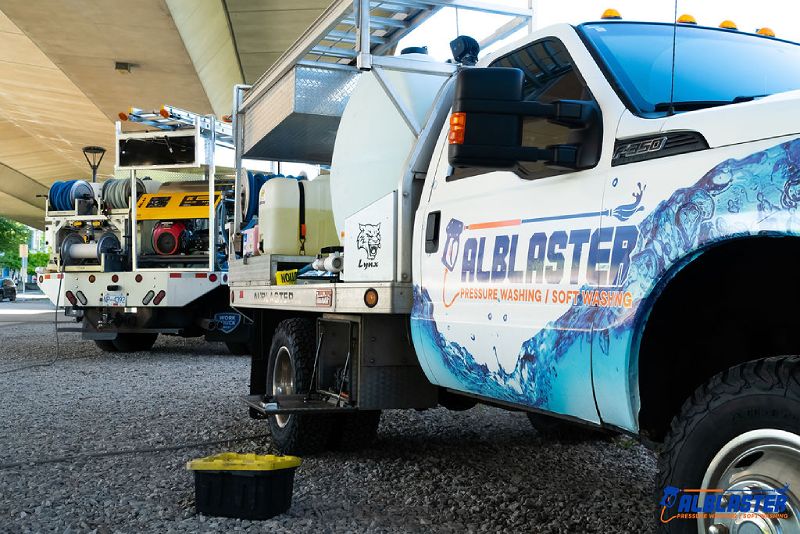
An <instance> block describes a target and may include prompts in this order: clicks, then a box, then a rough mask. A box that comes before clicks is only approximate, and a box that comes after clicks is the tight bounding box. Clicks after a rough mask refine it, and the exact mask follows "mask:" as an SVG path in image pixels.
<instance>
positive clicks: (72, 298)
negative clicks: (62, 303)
mask: <svg viewBox="0 0 800 534" xmlns="http://www.w3.org/2000/svg"><path fill="white" fill-rule="evenodd" d="M64 296H65V297H67V300H68V301H69V303H70V304H72V305H73V306H76V305H77V304H78V299H76V298H75V294H74V293H73V292H72V291H67V292H66V293H64Z"/></svg>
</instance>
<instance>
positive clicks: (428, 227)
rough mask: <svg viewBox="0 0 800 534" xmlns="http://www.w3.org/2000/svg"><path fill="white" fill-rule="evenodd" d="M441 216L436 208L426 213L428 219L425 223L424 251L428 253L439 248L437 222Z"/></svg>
mask: <svg viewBox="0 0 800 534" xmlns="http://www.w3.org/2000/svg"><path fill="white" fill-rule="evenodd" d="M441 218H442V212H441V211H438V210H437V211H432V212H430V213H428V220H427V222H426V223H425V252H427V253H428V254H430V253H432V252H436V251H437V250H439V223H440V222H441Z"/></svg>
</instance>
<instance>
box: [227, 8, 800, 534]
mask: <svg viewBox="0 0 800 534" xmlns="http://www.w3.org/2000/svg"><path fill="white" fill-rule="evenodd" d="M455 48H456V47H455V46H454V49H455ZM798 57H800V47H799V46H798V45H797V44H796V43H792V42H788V41H782V40H780V39H776V38H774V37H771V36H765V35H757V34H747V33H744V32H739V31H736V30H731V29H725V28H711V27H702V26H697V25H685V24H661V23H645V22H641V23H640V22H626V21H600V22H590V23H586V24H582V25H579V26H570V25H566V24H564V25H557V26H552V27H548V28H545V29H542V30H539V31H536V32H533V33H531V34H530V35H529V36H527V37H526V38H525V39H523V40H522V41H521V42H517V43H514V44H512V45H509V46H506V47H505V48H503V49H501V50H499V51H497V52H495V53H493V54H491V55H490V56H488V57H486V58H484V59H482V60H481V61H480V62H479V63H478V64H477V65H475V66H473V65H471V64H468V63H466V62H464V61H459V58H455V65H454V64H452V63H451V64H449V65H440V66H439V67H438V69H439V70H438V74H433V73H434V71H435V69H434V68H432V67H430V66H428V65H425V66H424V67H422V66H413V67H412V66H409V64H408V61H405V62H404V64H403V65H402V66H401V65H399V64H397V65H394V66H393V67H392V68H394V70H391V68H390V67H389V66H388V65H389V61H386V60H385V59H384V58H381V60H382V61H378V60H375V58H371V59H372V60H373V61H372V62H371V63H370V64H368V65H367V66H366V67H365V65H364V64H363V63H362V64H360V65H358V64H357V66H360V67H361V69H360V72H359V74H358V76H359V81H358V83H357V84H356V85H355V89H353V90H352V91H351V93H350V96H349V102H348V104H347V105H346V107H345V109H344V111H343V114H342V117H341V120H340V123H339V124H338V126H337V131H336V139H335V146H334V148H333V153H332V157H331V160H330V162H329V164H330V174H331V176H330V188H331V197H332V206H333V212H334V213H333V216H334V217H335V218H336V220H337V229H340V230H341V231H340V238H341V242H340V243H331V245H332V246H334V247H338V246H341V247H342V249H341V250H340V249H336V251H335V254H342V255H343V258H344V260H343V268H337V269H329V270H327V269H323V270H327V271H328V272H327V274H328V275H329V276H328V278H326V279H325V283H324V284H320V283H319V281H314V280H312V279H309V278H306V279H305V280H303V275H302V274H300V275H298V278H297V279H296V282H295V284H294V285H292V286H289V287H283V288H280V289H278V288H276V286H277V282H276V281H275V280H276V278H275V272H274V271H275V268H273V272H270V271H269V269H268V268H267V267H266V265H267V264H270V265H277V264H280V263H281V261H282V260H281V258H280V257H273V258H272V259H271V260H269V261H267V260H265V259H263V258H262V259H260V260H258V261H253V260H254V259H253V258H247V257H245V256H242V255H240V256H238V257H234V258H232V260H231V262H232V263H231V264H232V267H231V275H232V282H231V287H232V295H231V296H232V299H233V301H234V302H239V303H240V304H239V305H241V306H243V307H249V308H253V309H255V310H259V311H258V314H259V315H258V316H259V317H260V319H257V320H260V321H261V322H260V325H261V331H262V334H261V335H262V338H261V339H262V342H261V345H262V347H263V354H262V359H261V361H259V360H258V357H254V360H253V373H252V375H251V394H252V396H251V397H249V398H248V403H249V404H250V406H251V409H252V410H254V415H256V416H262V417H268V418H270V421H271V427H272V430H273V436H274V437H275V439H276V442H277V443H278V444H279V446H280V445H281V444H283V445H285V446H286V448H287V449H289V450H293V449H294V448H295V447H296V446H299V444H301V443H303V444H306V445H308V444H314V447H312V448H317V450H318V448H319V447H323V448H324V447H325V443H329V442H328V441H326V440H327V438H326V437H320V436H321V435H323V434H325V435H327V433H330V432H333V431H332V430H331V428H335V429H337V431H338V433H339V436H340V438H341V435H342V433H344V434H345V435H347V433H348V432H351V431H352V432H355V430H353V429H359V430H363V429H364V428H365V427H370V428H372V431H373V432H374V429H375V428H376V427H377V418H376V417H375V416H373V415H368V413H374V412H375V411H377V410H380V409H385V408H417V409H421V408H426V407H432V406H434V405H436V404H442V405H445V406H449V407H452V408H463V407H467V406H469V405H470V403H474V402H485V403H488V404H492V405H495V406H503V407H507V408H509V409H512V410H523V411H526V412H528V413H529V414H530V417H531V420H532V422H534V424H537V423H539V424H541V425H542V426H546V425H550V424H552V423H553V422H554V421H560V422H563V424H565V425H575V424H580V425H583V426H585V427H587V428H594V429H602V430H604V431H612V432H622V433H626V434H630V435H634V436H636V437H638V438H639V439H641V440H642V441H643V442H644V443H646V444H648V445H650V446H652V447H654V448H656V449H657V450H659V451H660V466H659V467H660V477H659V485H660V488H659V489H660V490H661V489H663V490H664V491H665V493H664V495H665V497H664V499H662V503H661V504H660V506H659V514H660V515H659V518H660V519H659V525H660V528H662V529H665V530H667V531H670V532H734V531H736V530H735V529H737V528H742V529H743V528H745V527H744V526H743V525H745V526H746V527H747V528H755V527H757V528H759V529H761V530H760V531H762V532H781V531H785V530H781V529H786V528H789V527H791V528H797V527H798V523H797V521H798V520H797V515H796V514H795V513H794V512H795V511H797V510H799V509H800V508H798V507H799V506H800V501H799V500H798V496H797V495H798V494H797V493H796V492H795V491H794V490H791V488H792V487H793V486H792V485H793V484H800V419H799V418H798V414H800V359H799V358H797V357H795V356H786V355H787V354H796V353H797V352H798V346H797V345H798V339H797V336H796V335H794V329H793V320H792V313H791V310H790V308H789V306H790V304H789V303H790V302H791V297H790V298H788V299H787V296H789V295H793V294H796V292H797V290H798V289H800V287H798V282H797V281H796V277H795V276H793V275H792V270H793V269H794V265H795V263H796V260H797V259H798V258H797V255H798V250H800V248H798V241H797V240H796V237H797V235H798V232H800V221H798V220H797V218H796V209H797V206H798V201H800V193H799V191H800V188H798V184H800V177H798V174H797V173H798V170H797V169H798V167H797V165H798V163H800V161H798V159H799V158H800V148H798V147H800V144H798V143H800V140H798V139H799V138H798V130H800V127H798V126H797V124H796V121H795V120H794V117H795V115H796V112H797V109H798V107H799V106H800V104H799V103H798V102H800V100H799V99H800V92H798V91H797V90H798V89H800V71H797V69H796V67H795V66H794V65H796V64H797V61H796V60H797V59H798ZM370 65H371V66H370ZM382 70H386V71H391V74H390V73H389V72H382ZM376 71H377V72H376ZM398 73H400V74H398ZM404 73H405V74H404ZM409 73H412V74H413V75H414V76H420V75H421V74H420V73H425V75H426V76H432V77H433V76H438V78H436V80H438V82H437V83H433V82H431V83H432V85H433V87H432V88H426V89H425V90H422V89H420V90H419V92H414V87H417V88H419V87H422V86H423V85H424V83H423V82H409V83H408V85H407V86H405V87H406V88H410V89H408V91H407V92H404V91H402V90H400V91H393V89H395V90H396V89H397V87H398V86H400V85H401V84H402V83H403V79H406V80H407V79H409V78H408V77H407V78H403V76H404V75H407V76H410V75H409ZM392 76H394V78H392ZM265 79H266V80H268V79H269V73H267V75H266V76H265V78H262V81H261V84H260V85H257V86H256V87H254V88H251V89H249V90H248V93H247V95H246V97H245V99H244V101H240V102H239V105H237V108H236V110H235V111H236V114H238V116H239V120H240V121H244V122H245V123H246V122H247V121H248V120H249V121H251V122H253V119H252V115H253V113H256V111H255V110H257V109H258V105H259V100H260V99H261V98H265V96H264V95H268V94H269V87H266V88H265V85H264V84H265V83H266V82H264V80H265ZM426 79H427V78H426ZM432 79H433V78H430V80H432ZM387 80H388V81H387ZM370 86H373V87H374V88H377V89H375V91H374V92H370V91H372V89H370ZM379 90H380V91H383V92H384V93H385V95H386V101H387V102H390V103H391V104H392V105H393V106H394V110H395V112H396V117H394V119H393V118H392V117H391V114H390V113H388V112H383V108H381V107H380V104H379V102H380V98H379V95H380V93H379V92H378V91H379ZM367 94H371V95H373V96H370V97H368V96H366V95H367ZM398 94H401V95H402V94H410V95H411V97H410V99H407V100H403V97H402V96H400V97H398V96H397V95H398ZM374 95H378V96H374ZM392 95H394V96H395V97H394V98H392ZM370 98H371V99H372V100H370ZM370 101H371V102H373V105H371V106H367V105H366V104H365V103H366V102H370ZM376 102H378V103H377V104H376ZM414 105H416V106H417V107H418V108H419V109H415V108H414ZM387 109H388V108H387ZM248 114H249V116H248ZM370 114H372V115H370ZM395 119H396V120H397V121H398V122H397V124H399V125H401V126H397V127H396V128H395V127H394V126H392V122H391V121H392V120H395ZM240 125H241V123H240ZM393 128H394V129H393ZM403 128H406V130H407V132H408V133H409V134H410V135H409V136H408V139H410V140H409V141H408V145H407V147H408V150H407V151H406V152H404V150H405V148H404V147H406V145H403V139H405V137H403V135H404V134H403V135H401V133H402V132H403V131H404V130H403ZM277 129H278V128H275V130H277ZM358 132H361V135H360V136H358V137H356V133H358ZM397 132H401V133H397ZM262 133H263V132H262ZM262 133H259V135H257V136H256V137H257V138H258V139H251V140H250V141H249V142H248V141H246V139H247V134H246V132H245V133H244V134H243V138H244V139H245V143H244V145H245V146H244V148H243V151H244V152H245V153H246V155H248V157H252V155H253V152H254V151H256V152H257V151H258V150H261V149H262V148H263V147H264V146H265V143H266V141H265V140H267V139H268V135H267V136H262ZM268 134H269V132H268ZM259 143H261V144H260V145H259ZM248 147H249V148H248ZM254 147H256V148H254ZM257 147H261V148H257ZM268 152H269V151H267V152H265V153H264V154H263V155H264V156H268V155H269V153H268ZM248 153H249V154H248ZM359 188H360V189H359ZM365 190H370V191H371V193H370V195H369V196H370V198H369V199H368V200H369V201H367V200H366V199H365V200H358V201H356V200H353V199H354V198H356V197H358V194H359V193H363V192H364V191H365ZM342 191H347V199H344V200H343V199H341V198H340V199H338V200H337V195H338V196H343V193H342ZM340 220H341V221H342V222H341V223H339V221H340ZM318 252H319V254H320V257H324V256H326V255H329V254H333V253H334V252H333V249H330V248H328V249H327V250H320V251H318ZM295 259H296V260H297V261H298V264H300V263H302V258H295ZM258 262H261V264H262V265H264V267H263V269H264V270H263V271H260V274H259V275H256V273H257V272H259V271H258V270H257V267H256V265H257V264H258ZM315 265H316V266H317V267H318V266H319V265H321V264H315ZM315 269H316V267H315ZM299 271H302V268H300V269H299ZM299 271H298V272H299ZM409 338H410V339H409ZM410 354H413V355H414V360H409V359H408V356H409V355H410ZM421 376H422V377H424V380H420V377H421ZM290 379H291V380H290ZM336 410H338V412H336ZM348 410H349V412H348ZM331 417H333V418H331ZM337 417H338V419H336V418H337ZM358 417H361V421H362V423H361V424H357V423H356V421H358V420H359V419H358ZM370 417H371V419H369V418H370ZM292 418H294V419H292ZM367 419H368V422H367V423H363V421H367ZM373 423H374V424H373ZM343 429H344V430H343ZM362 437H363V435H362ZM364 439H366V438H364ZM787 484H788V486H787ZM795 487H796V486H795ZM698 493H700V494H701V496H700V497H699V498H698V497H697V494H698ZM704 493H708V496H705V497H704V496H702V494H704ZM717 494H719V495H722V496H723V497H724V499H723V498H722V497H719V498H717V497H718V495H717ZM742 494H748V495H751V494H764V495H771V496H772V497H774V498H772V499H771V501H770V502H771V503H772V504H775V503H778V504H780V506H778V505H776V506H772V504H771V505H770V507H768V508H769V509H767V508H763V507H762V508H759V507H758V506H755V509H752V507H750V504H748V505H747V510H745V506H744V504H742V507H734V506H733V505H731V504H730V503H731V502H733V501H734V500H735V501H736V502H737V503H740V502H741V503H744V502H745V501H744V500H742V499H740V497H741V495H742ZM734 495H735V496H737V499H732V496H734ZM687 496H688V497H687ZM712 497H714V498H712ZM693 499H694V500H693ZM747 502H748V503H750V501H747ZM781 503H782V504H781ZM736 506H738V504H737V505H736ZM787 510H789V511H788V512H787ZM701 512H705V514H704V513H701ZM723 512H734V513H733V514H732V515H731V514H729V516H725V515H724V514H723ZM749 512H762V513H764V515H759V514H758V513H756V514H754V515H752V517H750V516H747V517H744V518H743V516H737V515H736V514H737V513H749ZM773 512H774V513H773ZM769 513H773V515H771V516H770V515H768V514H769ZM784 513H786V515H785V516H784V515H782V514H784ZM692 514H694V515H692ZM715 514H716V515H715ZM684 516H686V517H684ZM688 516H691V517H688ZM676 518H677V519H679V520H676Z"/></svg>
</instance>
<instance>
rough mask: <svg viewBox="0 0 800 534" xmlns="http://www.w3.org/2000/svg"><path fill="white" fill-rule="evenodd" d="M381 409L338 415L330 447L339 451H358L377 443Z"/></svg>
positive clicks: (334, 421)
mask: <svg viewBox="0 0 800 534" xmlns="http://www.w3.org/2000/svg"><path fill="white" fill-rule="evenodd" d="M380 423H381V411H380V410H365V411H363V412H361V411H359V412H355V413H348V414H342V415H339V416H336V417H335V418H334V420H333V431H332V432H331V439H330V443H329V445H330V448H331V449H333V450H337V451H357V450H359V449H363V448H366V447H369V446H370V445H372V444H373V443H375V438H376V437H377V436H378V425H380Z"/></svg>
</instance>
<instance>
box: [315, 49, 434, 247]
mask: <svg viewBox="0 0 800 534" xmlns="http://www.w3.org/2000/svg"><path fill="white" fill-rule="evenodd" d="M403 59H408V60H415V61H432V59H431V58H430V57H429V56H427V55H425V54H405V55H403ZM381 73H382V76H383V77H384V79H385V82H386V85H387V86H388V87H390V88H391V89H392V90H393V92H394V94H395V97H396V98H397V99H398V100H399V101H400V102H402V103H403V106H404V107H405V108H406V109H407V110H408V111H409V113H410V115H411V116H412V117H413V119H414V121H415V122H416V124H417V125H418V126H419V127H420V128H421V127H423V126H424V124H425V119H426V118H427V116H428V113H429V112H430V110H431V107H432V105H433V102H434V99H435V98H436V95H437V93H438V92H439V89H440V88H441V87H442V85H443V84H444V83H445V81H447V77H446V76H442V75H441V74H438V75H437V74H428V73H421V72H404V71H399V70H390V69H389V68H381ZM416 140H417V138H416V135H415V133H414V131H413V130H412V129H411V127H410V126H409V125H408V123H407V122H406V121H405V120H404V119H403V116H402V115H401V114H400V112H399V111H398V110H397V108H396V107H395V105H394V103H393V102H392V100H391V99H390V98H389V95H388V94H387V93H386V91H385V90H384V87H383V85H382V84H381V83H380V81H379V80H378V78H377V74H376V73H375V72H374V71H369V72H364V73H362V74H361V75H360V76H359V80H358V83H357V85H356V87H355V89H354V90H353V93H352V94H351V95H350V101H349V102H348V103H347V107H346V108H345V111H344V114H343V115H342V120H341V122H340V123H339V130H338V132H337V134H336V144H335V145H334V149H333V160H332V162H331V204H332V207H333V214H334V219H335V222H336V229H337V231H338V232H339V234H340V236H341V235H342V232H344V221H345V219H346V218H347V217H349V216H351V215H353V214H354V213H356V212H358V211H360V210H361V209H363V208H365V207H367V206H368V205H370V204H372V203H373V202H375V201H376V200H378V199H379V198H382V197H384V196H386V195H387V194H389V193H391V192H392V191H394V190H396V189H398V188H399V187H400V182H401V180H402V178H403V175H404V173H405V172H406V170H407V169H406V166H407V162H408V160H409V156H410V155H411V151H412V150H413V148H414V146H415V143H416Z"/></svg>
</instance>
